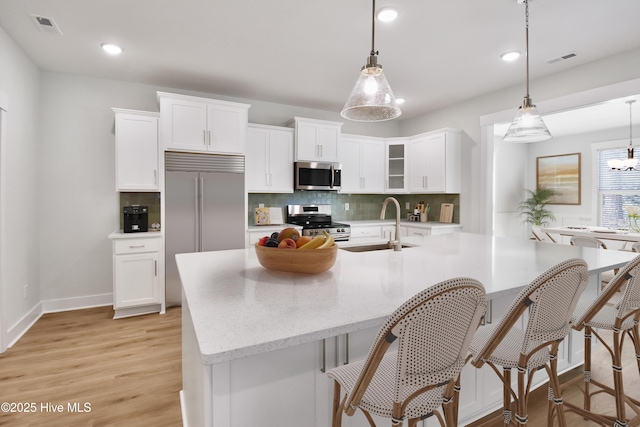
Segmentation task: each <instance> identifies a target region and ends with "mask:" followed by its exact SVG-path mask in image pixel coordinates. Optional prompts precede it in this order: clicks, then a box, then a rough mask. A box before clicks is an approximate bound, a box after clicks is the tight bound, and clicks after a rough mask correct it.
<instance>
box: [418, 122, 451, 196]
mask: <svg viewBox="0 0 640 427" xmlns="http://www.w3.org/2000/svg"><path fill="white" fill-rule="evenodd" d="M407 144H408V153H407V154H408V158H409V192H411V193H459V192H460V167H461V164H460V157H461V151H460V150H461V132H460V131H458V130H454V129H444V130H441V131H434V132H429V133H424V134H420V135H416V136H414V137H411V138H409V140H408V142H407Z"/></svg>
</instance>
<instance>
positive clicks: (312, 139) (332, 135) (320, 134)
mask: <svg viewBox="0 0 640 427" xmlns="http://www.w3.org/2000/svg"><path fill="white" fill-rule="evenodd" d="M289 125H293V126H294V128H295V159H296V161H302V162H332V163H333V162H338V159H339V157H338V155H339V144H340V139H341V131H340V129H341V128H342V123H339V122H329V121H325V120H315V119H307V118H302V117H294V119H293V120H292V121H291V122H289Z"/></svg>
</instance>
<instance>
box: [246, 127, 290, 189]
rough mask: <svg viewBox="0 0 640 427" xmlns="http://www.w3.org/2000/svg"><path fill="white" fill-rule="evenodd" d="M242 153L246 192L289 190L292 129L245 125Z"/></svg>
mask: <svg viewBox="0 0 640 427" xmlns="http://www.w3.org/2000/svg"><path fill="white" fill-rule="evenodd" d="M246 151H247V153H246V155H245V171H246V172H245V178H246V189H247V192H249V193H293V129H290V128H280V127H275V126H263V125H253V124H251V125H249V130H248V141H247V150H246Z"/></svg>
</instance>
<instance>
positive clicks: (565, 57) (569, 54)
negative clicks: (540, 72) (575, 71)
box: [547, 52, 576, 64]
mask: <svg viewBox="0 0 640 427" xmlns="http://www.w3.org/2000/svg"><path fill="white" fill-rule="evenodd" d="M575 56H576V53H575V52H571V53H567V54H566V55H562V56H558V57H557V58H552V59H550V60H548V61H547V64H555V63H556V62H560V61H564V60H566V59H569V58H573V57H575Z"/></svg>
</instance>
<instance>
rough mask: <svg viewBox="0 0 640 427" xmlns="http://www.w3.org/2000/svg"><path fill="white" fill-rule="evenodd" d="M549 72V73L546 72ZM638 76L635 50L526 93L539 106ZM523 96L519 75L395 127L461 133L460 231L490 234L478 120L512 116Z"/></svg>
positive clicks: (639, 57)
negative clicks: (516, 81) (516, 82)
mask: <svg viewBox="0 0 640 427" xmlns="http://www.w3.org/2000/svg"><path fill="white" fill-rule="evenodd" d="M550 67H552V65H550ZM549 72H552V69H551V71H549ZM639 77H640V49H638V50H634V51H630V52H625V53H623V54H620V55H616V56H612V57H609V58H606V59H603V60H600V61H595V62H592V63H589V64H586V65H583V66H580V67H575V68H572V69H569V70H566V71H564V72H561V73H557V74H553V75H549V76H547V77H543V78H539V79H535V80H532V81H531V82H530V83H531V84H530V89H531V96H532V98H533V100H534V102H535V103H537V104H538V106H539V107H542V106H541V105H540V104H541V102H540V101H542V100H551V99H554V98H559V97H563V96H567V95H572V94H575V93H579V92H583V91H587V90H590V89H595V88H599V87H603V86H607V85H612V84H615V83H620V82H625V81H628V80H634V79H637V78H639ZM478 85H482V82H481V81H479V82H478ZM425 96H427V95H425ZM523 96H524V73H523V84H522V86H516V87H512V88H507V89H504V90H501V91H496V92H493V93H488V94H486V95H483V96H480V97H476V98H473V99H470V100H467V101H464V102H461V103H458V104H455V105H451V106H449V107H446V108H443V109H441V110H438V111H434V112H432V113H429V114H427V115H425V116H422V117H418V118H415V119H410V120H406V121H403V122H401V123H400V125H401V133H402V135H403V136H407V135H414V134H417V133H420V132H424V131H429V130H434V129H439V128H443V127H453V128H458V129H462V131H463V132H464V133H463V135H462V147H463V155H462V192H461V196H460V205H461V209H460V220H461V223H462V224H464V229H465V231H471V232H478V233H485V232H488V233H490V232H491V231H490V230H486V229H485V223H484V222H483V219H484V215H483V214H479V212H481V211H483V210H484V205H485V204H486V203H488V202H487V200H484V199H483V197H484V196H485V194H486V193H485V189H484V185H485V182H486V178H489V177H487V176H485V174H488V173H490V172H485V170H484V169H485V168H484V166H485V163H484V162H485V160H486V159H485V157H486V156H492V153H493V151H492V150H491V153H486V152H485V149H486V148H487V147H483V146H482V144H481V141H482V138H481V128H480V124H479V119H480V117H482V116H486V115H491V114H493V113H497V112H502V111H504V110H508V109H513V115H515V113H516V111H517V108H518V106H519V105H520V104H522V98H523ZM539 110H540V112H541V113H547V112H551V110H549V111H547V110H544V108H539ZM513 115H511V117H504V119H505V121H507V120H510V119H511V118H512V117H513ZM489 203H490V202H489Z"/></svg>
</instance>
